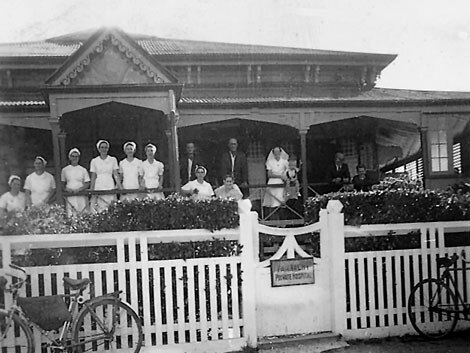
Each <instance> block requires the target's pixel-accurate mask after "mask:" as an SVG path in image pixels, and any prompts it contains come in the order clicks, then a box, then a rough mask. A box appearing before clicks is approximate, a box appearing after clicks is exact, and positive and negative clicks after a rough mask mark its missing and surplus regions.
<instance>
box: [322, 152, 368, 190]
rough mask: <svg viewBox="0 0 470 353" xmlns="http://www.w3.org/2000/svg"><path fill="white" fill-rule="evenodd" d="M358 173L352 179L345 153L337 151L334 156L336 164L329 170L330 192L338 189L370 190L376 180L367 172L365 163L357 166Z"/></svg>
mask: <svg viewBox="0 0 470 353" xmlns="http://www.w3.org/2000/svg"><path fill="white" fill-rule="evenodd" d="M356 172H357V175H355V176H354V177H353V178H352V179H351V174H350V173H349V167H348V165H347V164H346V163H344V154H343V153H341V152H337V153H336V154H335V158H334V164H333V165H332V166H331V167H330V168H329V169H328V171H327V178H328V182H329V184H330V185H329V186H330V190H329V191H330V192H337V191H352V190H356V191H370V189H371V187H372V185H373V184H374V181H373V180H371V179H370V178H369V176H368V175H367V173H366V167H365V165H363V164H358V165H357V166H356Z"/></svg>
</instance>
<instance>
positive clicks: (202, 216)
mask: <svg viewBox="0 0 470 353" xmlns="http://www.w3.org/2000/svg"><path fill="white" fill-rule="evenodd" d="M238 224H239V216H238V205H237V203H236V202H235V201H229V200H220V199H218V200H208V201H194V200H192V199H189V198H184V197H180V196H170V197H168V198H167V199H165V200H158V201H156V200H133V201H125V202H117V203H115V204H113V205H111V206H110V207H109V208H108V210H107V211H105V212H102V213H99V214H86V215H81V216H76V217H67V215H66V212H65V210H64V209H63V208H62V207H60V206H57V205H52V206H50V205H45V206H41V207H32V208H30V209H28V210H26V211H24V212H22V213H19V214H17V215H13V216H12V217H11V218H9V219H8V220H7V221H6V223H5V224H4V227H3V234H4V235H22V234H69V233H100V232H128V231H142V230H170V229H200V228H201V229H208V230H211V231H214V230H218V229H222V228H235V227H237V226H238ZM84 245H86V244H84ZM240 251H241V246H240V245H239V244H238V242H236V241H229V240H219V239H213V240H211V241H200V242H185V243H178V242H173V243H160V244H158V245H157V244H155V245H151V246H149V259H151V260H167V259H175V258H183V259H188V258H197V257H218V256H234V255H238V254H239V253H240ZM15 260H16V263H17V264H19V265H22V266H44V265H59V264H71V263H100V262H114V261H116V249H115V247H109V246H98V247H96V246H95V247H85V246H84V247H81V248H58V249H32V250H28V251H26V252H25V253H23V254H21V255H18V256H16V258H15Z"/></svg>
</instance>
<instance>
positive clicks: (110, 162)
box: [90, 156, 119, 190]
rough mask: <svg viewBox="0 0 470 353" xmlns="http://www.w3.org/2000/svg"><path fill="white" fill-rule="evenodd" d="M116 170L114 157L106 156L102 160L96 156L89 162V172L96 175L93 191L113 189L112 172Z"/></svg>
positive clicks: (116, 164)
mask: <svg viewBox="0 0 470 353" xmlns="http://www.w3.org/2000/svg"><path fill="white" fill-rule="evenodd" d="M118 169H119V167H118V163H117V159H116V157H112V156H106V158H105V159H102V158H101V157H100V156H98V157H95V158H93V159H92V160H91V162H90V172H92V173H95V174H96V181H95V190H112V189H114V187H115V185H114V179H113V172H114V171H115V170H118Z"/></svg>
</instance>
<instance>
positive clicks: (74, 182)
mask: <svg viewBox="0 0 470 353" xmlns="http://www.w3.org/2000/svg"><path fill="white" fill-rule="evenodd" d="M60 180H61V181H63V182H65V183H66V184H65V186H66V187H67V188H69V189H72V190H74V191H76V190H79V189H80V188H82V187H83V186H84V185H85V183H87V182H89V181H90V176H89V175H88V172H87V170H86V169H85V168H83V167H82V166H81V165H76V166H73V165H68V166H66V167H64V168H63V169H62V173H61V178H60Z"/></svg>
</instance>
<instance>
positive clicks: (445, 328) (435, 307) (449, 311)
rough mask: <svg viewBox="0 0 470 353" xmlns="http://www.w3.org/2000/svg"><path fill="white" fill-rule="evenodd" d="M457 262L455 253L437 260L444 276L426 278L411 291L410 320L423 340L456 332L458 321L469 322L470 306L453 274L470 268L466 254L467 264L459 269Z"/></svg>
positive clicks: (463, 256) (409, 298)
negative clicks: (452, 272)
mask: <svg viewBox="0 0 470 353" xmlns="http://www.w3.org/2000/svg"><path fill="white" fill-rule="evenodd" d="M458 259H459V256H458V255H456V254H454V255H453V256H451V257H449V256H445V257H439V258H437V259H436V262H437V266H438V269H440V268H442V267H443V268H444V270H443V271H442V274H441V275H439V277H438V278H426V279H423V280H422V281H420V282H419V283H418V284H416V285H415V286H414V287H413V289H412V290H411V293H410V296H409V297H408V304H407V309H408V310H407V311H408V317H409V319H410V322H411V324H412V326H413V327H414V329H415V330H416V332H418V333H419V335H420V336H422V337H425V338H430V339H440V338H443V337H445V336H447V335H449V334H450V333H451V332H452V331H453V330H454V329H455V326H456V325H457V321H458V320H459V319H462V320H470V303H468V302H467V303H466V302H465V301H464V299H463V296H462V294H461V293H460V291H459V288H458V286H457V283H456V280H455V278H454V276H452V274H451V271H458V270H460V271H464V270H468V269H470V268H467V267H466V264H468V263H470V261H465V253H464V251H462V261H463V263H464V264H465V265H464V267H462V268H457V267H456V265H457V260H458ZM451 267H452V268H451ZM438 271H439V270H438Z"/></svg>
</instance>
